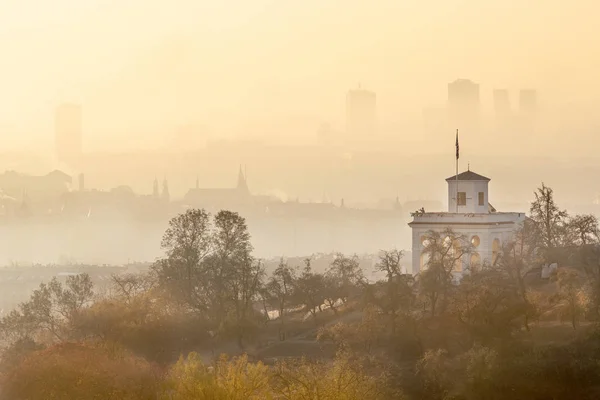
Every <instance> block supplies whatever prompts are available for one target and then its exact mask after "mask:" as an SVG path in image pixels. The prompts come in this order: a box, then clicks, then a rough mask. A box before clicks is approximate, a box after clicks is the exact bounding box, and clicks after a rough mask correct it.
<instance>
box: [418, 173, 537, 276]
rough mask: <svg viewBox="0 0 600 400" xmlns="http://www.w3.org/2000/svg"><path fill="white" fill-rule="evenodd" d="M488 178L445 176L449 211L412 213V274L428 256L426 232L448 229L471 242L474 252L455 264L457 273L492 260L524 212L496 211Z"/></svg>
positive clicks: (466, 174)
mask: <svg viewBox="0 0 600 400" xmlns="http://www.w3.org/2000/svg"><path fill="white" fill-rule="evenodd" d="M489 181H490V179H489V178H486V177H485V176H481V175H479V174H476V173H475V172H473V171H470V170H469V171H465V172H463V173H461V174H459V175H458V176H452V177H450V178H448V179H446V182H448V211H446V212H418V213H415V215H414V217H413V220H412V222H410V223H409V224H408V225H409V226H410V227H411V228H412V273H413V275H416V274H418V273H419V271H421V270H422V269H423V268H424V267H426V264H427V259H426V257H427V256H426V255H424V254H423V250H424V248H425V243H424V242H425V239H426V235H427V233H428V232H429V231H437V232H441V231H443V230H445V229H448V228H450V229H452V230H453V231H454V232H456V233H457V234H462V235H465V236H466V237H467V238H469V240H470V241H471V243H472V244H473V246H474V250H475V251H474V253H473V254H472V255H470V259H468V260H462V263H461V264H462V265H457V267H456V271H455V273H456V274H458V275H460V274H461V273H462V271H463V270H464V269H468V267H469V266H470V265H481V264H482V263H484V262H488V263H492V262H493V261H494V260H495V257H497V255H498V254H499V251H500V249H501V246H502V244H503V243H505V242H506V241H508V240H510V239H511V237H512V235H513V233H514V232H515V230H516V229H517V227H518V225H519V224H521V223H522V222H523V221H524V220H525V213H522V212H520V213H519V212H497V211H496V210H495V209H494V207H492V205H491V204H490V203H489V200H488V199H489V198H488V183H489ZM457 200H458V204H457ZM465 258H466V257H465Z"/></svg>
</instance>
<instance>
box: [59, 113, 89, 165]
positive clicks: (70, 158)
mask: <svg viewBox="0 0 600 400" xmlns="http://www.w3.org/2000/svg"><path fill="white" fill-rule="evenodd" d="M54 133H55V145H56V156H57V159H58V160H59V161H60V162H64V163H66V164H71V165H72V164H73V163H75V162H77V161H78V160H79V158H80V156H81V151H82V118H81V106H79V105H77V104H62V105H60V106H59V107H58V108H57V109H56V113H55V116H54Z"/></svg>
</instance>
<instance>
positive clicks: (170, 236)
mask: <svg viewBox="0 0 600 400" xmlns="http://www.w3.org/2000/svg"><path fill="white" fill-rule="evenodd" d="M161 247H162V248H163V250H164V251H165V258H163V259H160V260H159V261H157V262H156V263H155V265H154V266H153V269H154V271H155V272H156V275H157V277H158V282H159V284H160V285H161V286H162V287H164V288H166V289H167V291H168V292H169V293H170V294H171V295H172V296H173V297H174V299H176V300H177V301H178V302H179V303H180V304H182V305H183V306H185V307H186V308H188V309H189V310H192V311H195V312H199V313H206V312H207V311H208V309H209V305H210V293H209V292H208V290H207V287H206V282H207V280H208V279H209V278H210V274H209V271H208V269H207V266H206V263H205V261H206V258H207V257H208V256H209V255H210V254H211V252H212V249H213V237H212V232H211V223H210V215H209V214H208V213H207V212H206V211H205V210H198V209H189V210H187V211H186V212H185V213H183V214H180V215H178V216H176V217H174V218H173V219H171V221H170V222H169V227H168V228H167V230H166V231H165V234H164V235H163V239H162V242H161Z"/></svg>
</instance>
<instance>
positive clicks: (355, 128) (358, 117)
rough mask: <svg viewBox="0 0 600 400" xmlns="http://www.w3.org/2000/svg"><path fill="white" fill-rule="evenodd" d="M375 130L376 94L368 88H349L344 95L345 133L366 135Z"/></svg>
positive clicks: (358, 135)
mask: <svg viewBox="0 0 600 400" xmlns="http://www.w3.org/2000/svg"><path fill="white" fill-rule="evenodd" d="M376 130H377V95H376V94H375V92H371V91H369V90H364V89H361V88H360V86H359V88H358V89H355V90H350V91H349V92H348V94H347V95H346V133H347V134H348V135H349V136H351V137H368V136H371V135H373V134H375V133H376Z"/></svg>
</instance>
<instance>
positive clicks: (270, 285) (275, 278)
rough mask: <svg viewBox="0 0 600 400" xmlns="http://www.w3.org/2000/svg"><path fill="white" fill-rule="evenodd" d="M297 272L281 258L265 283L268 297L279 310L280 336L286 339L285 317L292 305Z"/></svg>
mask: <svg viewBox="0 0 600 400" xmlns="http://www.w3.org/2000/svg"><path fill="white" fill-rule="evenodd" d="M295 279H296V274H295V271H294V269H293V268H291V267H290V266H289V265H288V264H287V262H285V261H284V260H283V258H282V259H281V260H280V262H279V265H278V266H277V268H276V269H275V271H274V272H273V274H272V275H271V277H270V279H269V281H268V282H267V283H266V285H265V292H266V296H267V299H268V301H269V303H270V304H271V306H273V307H275V308H276V309H277V311H278V312H279V323H280V328H279V338H280V339H281V340H285V318H286V316H287V308H288V307H290V305H291V301H292V295H293V288H294V281H295Z"/></svg>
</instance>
